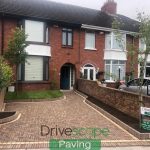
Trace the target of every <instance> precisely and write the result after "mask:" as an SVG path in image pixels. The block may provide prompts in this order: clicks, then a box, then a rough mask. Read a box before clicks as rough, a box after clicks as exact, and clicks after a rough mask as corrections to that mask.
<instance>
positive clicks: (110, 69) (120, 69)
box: [105, 60, 125, 81]
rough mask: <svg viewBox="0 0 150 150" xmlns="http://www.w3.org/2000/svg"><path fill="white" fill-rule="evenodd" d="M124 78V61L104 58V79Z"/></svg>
mask: <svg viewBox="0 0 150 150" xmlns="http://www.w3.org/2000/svg"><path fill="white" fill-rule="evenodd" d="M119 76H120V80H124V79H125V61H123V60H106V61H105V79H106V80H109V81H116V80H118V79H119Z"/></svg>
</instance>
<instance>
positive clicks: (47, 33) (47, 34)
mask: <svg viewBox="0 0 150 150" xmlns="http://www.w3.org/2000/svg"><path fill="white" fill-rule="evenodd" d="M48 40H49V30H48V28H46V43H49V41H48Z"/></svg>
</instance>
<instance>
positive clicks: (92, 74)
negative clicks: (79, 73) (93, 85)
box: [83, 64, 96, 80]
mask: <svg viewBox="0 0 150 150" xmlns="http://www.w3.org/2000/svg"><path fill="white" fill-rule="evenodd" d="M83 77H84V79H87V80H96V69H95V67H94V66H93V65H91V64H87V65H85V66H84V67H83Z"/></svg>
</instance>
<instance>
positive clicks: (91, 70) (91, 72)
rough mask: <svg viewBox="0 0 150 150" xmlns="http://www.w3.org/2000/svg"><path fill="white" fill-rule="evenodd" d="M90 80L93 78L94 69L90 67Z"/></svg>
mask: <svg viewBox="0 0 150 150" xmlns="http://www.w3.org/2000/svg"><path fill="white" fill-rule="evenodd" d="M90 80H93V69H90Z"/></svg>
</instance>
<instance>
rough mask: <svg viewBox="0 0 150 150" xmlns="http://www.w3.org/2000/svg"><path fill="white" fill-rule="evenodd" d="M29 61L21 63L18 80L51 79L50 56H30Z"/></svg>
mask: <svg viewBox="0 0 150 150" xmlns="http://www.w3.org/2000/svg"><path fill="white" fill-rule="evenodd" d="M26 61H27V62H26V63H25V64H23V65H19V71H18V80H20V81H21V80H25V81H47V80H49V58H48V57H43V56H28V57H27V60H26Z"/></svg>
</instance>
